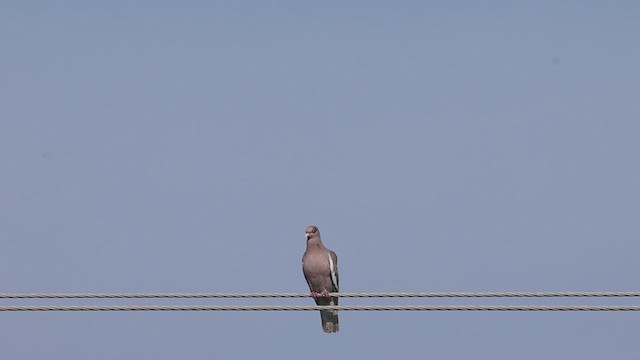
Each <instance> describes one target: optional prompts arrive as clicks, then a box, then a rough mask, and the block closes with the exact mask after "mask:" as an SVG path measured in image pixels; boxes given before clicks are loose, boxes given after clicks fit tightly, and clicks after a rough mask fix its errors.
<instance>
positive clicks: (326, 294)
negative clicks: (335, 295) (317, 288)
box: [321, 289, 329, 298]
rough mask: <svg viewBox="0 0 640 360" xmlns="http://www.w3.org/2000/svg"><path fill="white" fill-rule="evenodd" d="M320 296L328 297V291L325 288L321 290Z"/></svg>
mask: <svg viewBox="0 0 640 360" xmlns="http://www.w3.org/2000/svg"><path fill="white" fill-rule="evenodd" d="M321 295H322V297H325V298H328V297H329V291H327V289H324V290H322V293H321Z"/></svg>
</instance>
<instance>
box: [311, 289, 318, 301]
mask: <svg viewBox="0 0 640 360" xmlns="http://www.w3.org/2000/svg"><path fill="white" fill-rule="evenodd" d="M311 297H312V298H314V299H317V298H318V293H317V292H316V291H314V290H311Z"/></svg>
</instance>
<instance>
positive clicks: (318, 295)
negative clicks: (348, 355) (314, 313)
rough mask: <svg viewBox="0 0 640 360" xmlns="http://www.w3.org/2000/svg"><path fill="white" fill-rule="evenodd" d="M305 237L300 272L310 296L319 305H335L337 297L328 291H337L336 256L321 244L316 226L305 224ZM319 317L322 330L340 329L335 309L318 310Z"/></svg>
mask: <svg viewBox="0 0 640 360" xmlns="http://www.w3.org/2000/svg"><path fill="white" fill-rule="evenodd" d="M305 237H306V238H307V250H306V251H305V252H304V255H303V256H302V272H303V274H304V278H305V279H306V280H307V284H308V285H309V290H311V297H313V299H314V300H315V301H316V304H317V305H319V306H323V305H324V306H326V305H330V306H337V305H338V298H337V297H335V296H329V293H337V292H338V256H337V255H336V253H335V252H333V251H331V250H329V249H327V248H326V247H325V246H324V244H322V240H321V239H320V230H318V227H317V226H315V225H309V226H307V228H306V230H305ZM320 319H321V320H322V330H323V331H324V332H326V333H335V332H338V330H339V329H340V327H339V326H338V311H337V310H320Z"/></svg>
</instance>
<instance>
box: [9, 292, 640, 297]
mask: <svg viewBox="0 0 640 360" xmlns="http://www.w3.org/2000/svg"><path fill="white" fill-rule="evenodd" d="M329 296H333V297H342V298H501V297H504V298H544V297H639V296H640V292H603V291H591V292H575V291H573V292H572V291H569V292H367V293H365V292H352V293H330V294H329ZM308 297H309V293H0V299H161V298H167V299H169V298H170V299H176V298H180V299H239V298H308Z"/></svg>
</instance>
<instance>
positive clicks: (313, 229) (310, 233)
mask: <svg viewBox="0 0 640 360" xmlns="http://www.w3.org/2000/svg"><path fill="white" fill-rule="evenodd" d="M304 236H305V237H306V238H307V241H309V240H310V239H312V238H318V239H319V238H320V230H318V227H317V226H315V225H309V226H307V228H306V230H305V231H304Z"/></svg>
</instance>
